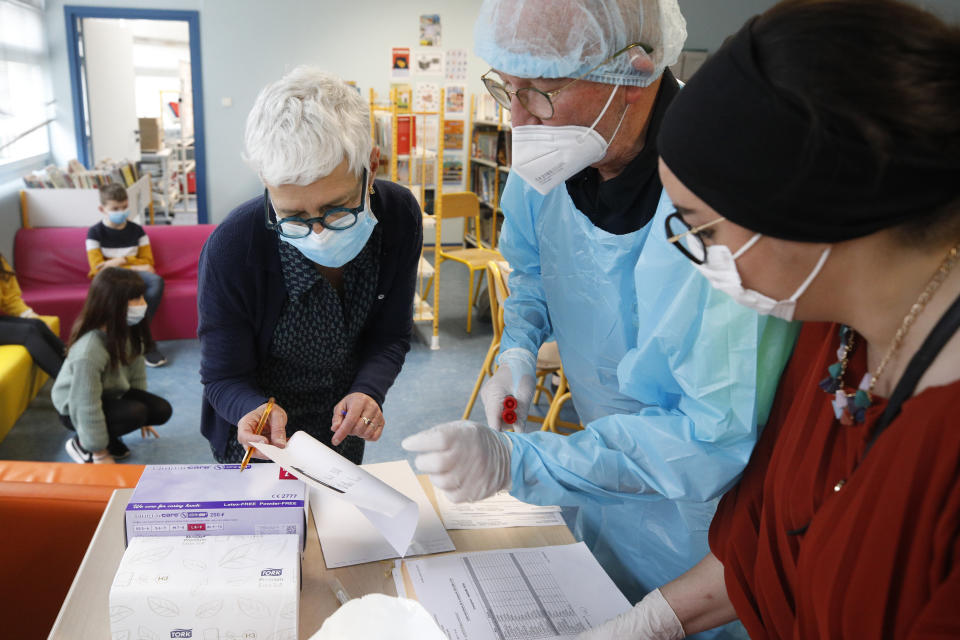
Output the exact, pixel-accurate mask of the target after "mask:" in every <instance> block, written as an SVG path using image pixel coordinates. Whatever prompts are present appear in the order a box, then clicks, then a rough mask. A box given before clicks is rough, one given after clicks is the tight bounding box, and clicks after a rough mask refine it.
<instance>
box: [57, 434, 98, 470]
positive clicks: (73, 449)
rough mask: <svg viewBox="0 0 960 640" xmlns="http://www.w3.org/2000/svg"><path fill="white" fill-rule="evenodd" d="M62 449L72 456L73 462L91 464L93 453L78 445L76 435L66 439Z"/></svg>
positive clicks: (78, 441)
mask: <svg viewBox="0 0 960 640" xmlns="http://www.w3.org/2000/svg"><path fill="white" fill-rule="evenodd" d="M64 449H66V450H67V455H69V456H70V457H71V458H73V461H74V462H79V463H80V464H93V454H92V453H90V452H89V451H87V450H86V449H84V448H83V447H82V446H80V440H79V439H78V438H77V436H73V437H72V438H70V439H69V440H67V444H66V445H64Z"/></svg>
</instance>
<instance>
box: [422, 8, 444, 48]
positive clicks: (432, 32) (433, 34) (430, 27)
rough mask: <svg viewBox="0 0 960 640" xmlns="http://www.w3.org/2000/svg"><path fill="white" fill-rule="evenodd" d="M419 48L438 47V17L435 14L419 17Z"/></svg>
mask: <svg viewBox="0 0 960 640" xmlns="http://www.w3.org/2000/svg"><path fill="white" fill-rule="evenodd" d="M420 46H421V47H439V46H440V16H439V15H437V14H436V13H430V14H426V13H425V14H422V15H421V16H420Z"/></svg>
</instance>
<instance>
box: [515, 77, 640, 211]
mask: <svg viewBox="0 0 960 640" xmlns="http://www.w3.org/2000/svg"><path fill="white" fill-rule="evenodd" d="M619 86H620V85H617V86H615V87H614V88H613V92H612V93H611V94H610V97H609V98H607V103H606V104H605V105H603V110H602V111H601V112H600V115H599V116H597V119H596V120H594V121H593V124H591V125H590V126H589V127H581V126H579V125H565V126H562V127H550V126H547V125H543V124H529V125H522V126H519V127H514V128H513V143H512V145H513V146H512V149H513V165H512V166H511V167H510V171H512V172H513V173H516V174H518V175H519V176H520V177H521V178H523V179H524V180H525V181H526V182H527V183H528V184H529V185H530V186H531V187H533V188H534V189H536V190H537V191H539V192H540V193H541V194H543V195H547V194H548V193H550V191H551V190H552V189H553V188H554V187H556V186H557V185H558V184H560V183H562V182H565V181H566V180H567V179H569V178H571V177H572V176H574V175H576V174H577V173H579V172H580V171H583V170H584V169H585V168H587V167H589V166H590V165H592V164H596V163H597V162H600V161H601V160H603V158H604V156H606V155H607V147H609V146H610V142H613V139H614V138H615V137H617V132H618V131H620V125H622V124H623V118H624V117H625V116H626V115H627V110H626V109H624V110H623V114H622V115H621V116H620V122H619V123H617V128H616V130H615V131H614V132H613V135H612V136H610V142H607V141H606V140H604V139H603V136H601V135H600V134H599V133H597V132H596V130H595V129H594V127H595V126H597V123H598V122H600V119H601V118H602V117H603V114H605V113H606V112H607V108H608V107H609V106H610V102H612V101H613V96H614V94H616V92H617V89H618V88H619Z"/></svg>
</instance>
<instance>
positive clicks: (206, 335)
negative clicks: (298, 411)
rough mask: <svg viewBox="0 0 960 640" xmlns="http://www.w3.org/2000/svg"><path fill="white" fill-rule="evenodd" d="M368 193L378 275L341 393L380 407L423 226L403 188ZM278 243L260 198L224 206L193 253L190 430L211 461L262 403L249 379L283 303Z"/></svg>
mask: <svg viewBox="0 0 960 640" xmlns="http://www.w3.org/2000/svg"><path fill="white" fill-rule="evenodd" d="M374 192H375V195H374V197H373V198H371V208H372V210H373V213H374V215H376V217H377V220H378V225H379V226H380V228H381V234H382V236H381V237H382V241H381V249H380V274H379V278H378V281H377V289H376V291H377V296H376V299H375V300H374V302H373V306H372V307H371V309H370V315H369V317H368V318H367V324H366V327H365V328H364V333H363V334H362V335H361V337H360V341H359V348H360V350H361V354H360V359H361V363H360V370H359V371H358V372H357V377H356V378H355V379H354V382H353V386H352V387H351V388H350V392H351V393H353V392H357V391H359V392H362V393H365V394H367V395H368V396H370V397H371V398H373V399H374V400H376V401H377V403H378V404H379V405H380V406H381V407H382V406H383V400H384V397H385V396H386V394H387V389H389V388H390V385H392V384H393V381H394V380H395V379H396V377H397V374H399V373H400V368H401V367H402V366H403V361H404V359H405V357H406V354H407V351H409V350H410V336H411V333H412V331H413V293H414V290H415V287H416V279H417V263H418V261H419V259H420V250H421V247H422V244H423V227H422V220H421V217H420V207H419V206H418V205H417V201H416V200H415V199H414V197H413V194H411V193H410V191H409V190H407V189H406V188H405V187H402V186H399V185H396V184H393V183H391V182H387V181H384V180H377V181H375V182H374ZM279 241H280V240H279V238H278V237H277V234H276V232H275V231H270V230H268V229H267V228H266V227H265V226H264V216H263V197H262V196H260V197H257V198H254V199H252V200H249V201H247V202H245V203H243V204H242V205H240V206H239V207H237V208H236V209H234V210H233V211H232V212H231V213H230V215H229V216H227V218H226V220H224V221H223V222H222V223H220V224H219V225H218V226H217V228H216V229H215V230H214V231H213V233H212V234H211V235H210V238H209V239H208V240H207V242H206V244H205V245H204V247H203V251H202V253H201V254H200V270H199V283H198V291H197V306H198V308H199V315H200V325H199V328H198V331H197V333H198V335H199V337H200V380H201V382H202V383H203V407H202V410H201V416H200V431H201V432H202V433H203V435H204V436H206V438H207V439H208V440H209V441H210V443H211V445H213V447H214V448H215V450H216V451H219V452H220V453H221V454H222V453H223V452H224V451H225V448H226V446H227V439H228V438H229V437H230V428H231V427H232V426H234V425H236V424H237V422H239V420H240V418H242V417H243V416H244V415H246V414H247V413H249V412H250V411H252V410H254V409H255V408H257V407H258V406H260V405H261V404H263V403H264V402H266V401H267V398H266V397H265V396H264V395H263V393H262V392H261V390H260V389H259V388H258V386H257V383H256V379H257V369H258V367H259V366H260V363H261V362H264V361H265V360H266V357H267V353H268V349H269V348H270V342H271V340H272V339H273V331H274V328H275V327H276V325H277V320H278V318H279V316H280V311H281V309H282V308H283V303H284V302H285V301H286V299H287V290H286V286H285V285H284V282H283V275H282V273H281V270H280V252H279V250H278V244H277V243H278V242H279Z"/></svg>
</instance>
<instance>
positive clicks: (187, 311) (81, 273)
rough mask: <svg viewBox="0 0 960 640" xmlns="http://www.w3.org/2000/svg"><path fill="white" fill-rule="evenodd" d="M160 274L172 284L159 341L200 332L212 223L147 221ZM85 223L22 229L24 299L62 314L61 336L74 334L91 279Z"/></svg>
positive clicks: (19, 253)
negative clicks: (203, 253) (201, 268)
mask: <svg viewBox="0 0 960 640" xmlns="http://www.w3.org/2000/svg"><path fill="white" fill-rule="evenodd" d="M144 229H145V231H146V232H147V235H148V236H150V245H151V246H152V248H153V257H154V261H155V266H156V269H157V273H158V274H160V275H161V276H163V279H164V281H165V283H166V286H165V289H164V292H163V301H162V302H161V303H160V306H159V307H158V308H157V313H156V315H155V316H154V318H153V324H152V325H151V329H152V331H153V337H154V338H156V339H157V340H177V339H182V338H195V337H197V262H198V261H199V259H200V250H201V249H202V248H203V243H204V242H206V240H207V237H208V236H209V235H210V233H211V232H212V231H213V229H214V225H212V224H201V225H189V226H188V225H184V226H179V225H172V226H164V225H157V226H146V227H144ZM86 237H87V230H86V228H81V227H47V228H30V229H20V230H19V231H17V236H16V239H15V240H14V248H13V259H14V268H15V269H16V272H17V280H18V281H19V283H20V288H21V289H22V290H23V299H24V301H25V302H26V303H27V304H28V305H30V306H31V307H33V309H34V310H35V311H36V312H37V313H39V314H42V315H51V316H59V317H60V336H61V337H62V338H63V340H64V341H66V340H67V338H69V336H70V331H71V329H72V328H73V322H74V320H76V318H77V316H78V315H79V314H80V310H81V308H82V307H83V301H84V300H85V299H86V297H87V289H88V288H89V287H90V280H89V279H88V278H87V272H88V271H89V270H90V267H89V265H88V264H87V253H86V250H85V249H84V242H85V241H86Z"/></svg>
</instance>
